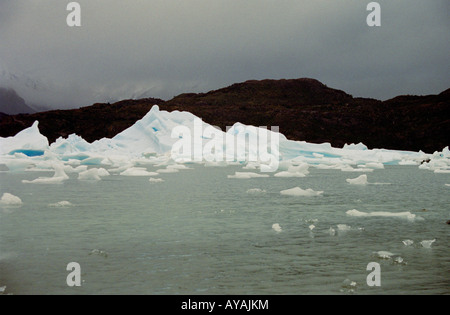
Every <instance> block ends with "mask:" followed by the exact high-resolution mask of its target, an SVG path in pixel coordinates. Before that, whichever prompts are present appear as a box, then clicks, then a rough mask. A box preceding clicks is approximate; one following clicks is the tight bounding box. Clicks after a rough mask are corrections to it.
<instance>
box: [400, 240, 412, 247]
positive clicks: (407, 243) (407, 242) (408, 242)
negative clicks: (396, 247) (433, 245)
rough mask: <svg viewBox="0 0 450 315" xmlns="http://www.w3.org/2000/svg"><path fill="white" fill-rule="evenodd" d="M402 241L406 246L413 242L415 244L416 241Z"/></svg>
mask: <svg viewBox="0 0 450 315" xmlns="http://www.w3.org/2000/svg"><path fill="white" fill-rule="evenodd" d="M402 243H403V244H404V245H405V246H411V245H412V244H414V241H413V240H404V241H402Z"/></svg>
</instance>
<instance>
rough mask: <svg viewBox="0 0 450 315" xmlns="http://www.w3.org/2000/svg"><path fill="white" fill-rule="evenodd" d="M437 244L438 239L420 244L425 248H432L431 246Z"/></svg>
mask: <svg viewBox="0 0 450 315" xmlns="http://www.w3.org/2000/svg"><path fill="white" fill-rule="evenodd" d="M434 242H436V239H433V240H423V241H422V242H420V245H422V246H423V247H425V248H431V245H432V244H433V243H434Z"/></svg>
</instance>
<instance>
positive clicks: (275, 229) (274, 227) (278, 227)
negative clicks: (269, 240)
mask: <svg viewBox="0 0 450 315" xmlns="http://www.w3.org/2000/svg"><path fill="white" fill-rule="evenodd" d="M272 229H273V230H274V231H275V232H278V233H279V232H281V231H283V230H282V229H281V226H280V224H278V223H274V224H272Z"/></svg>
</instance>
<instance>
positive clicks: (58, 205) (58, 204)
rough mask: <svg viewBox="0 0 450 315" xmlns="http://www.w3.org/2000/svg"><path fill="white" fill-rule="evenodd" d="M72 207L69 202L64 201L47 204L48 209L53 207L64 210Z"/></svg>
mask: <svg viewBox="0 0 450 315" xmlns="http://www.w3.org/2000/svg"><path fill="white" fill-rule="evenodd" d="M72 206H73V204H72V203H71V202H70V201H66V200H64V201H60V202H56V203H51V204H49V207H54V208H65V207H72Z"/></svg>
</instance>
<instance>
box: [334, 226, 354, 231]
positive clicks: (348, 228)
mask: <svg viewBox="0 0 450 315" xmlns="http://www.w3.org/2000/svg"><path fill="white" fill-rule="evenodd" d="M336 227H337V228H338V230H339V231H350V230H351V229H352V227H351V226H350V225H347V224H338V225H336Z"/></svg>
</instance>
